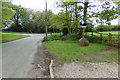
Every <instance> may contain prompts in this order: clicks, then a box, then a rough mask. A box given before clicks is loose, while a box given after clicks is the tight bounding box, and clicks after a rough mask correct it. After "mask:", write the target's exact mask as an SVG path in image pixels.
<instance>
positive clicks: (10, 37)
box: [0, 34, 29, 43]
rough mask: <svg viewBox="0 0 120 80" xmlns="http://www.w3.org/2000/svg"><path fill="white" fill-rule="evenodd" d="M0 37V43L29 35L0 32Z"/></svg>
mask: <svg viewBox="0 0 120 80" xmlns="http://www.w3.org/2000/svg"><path fill="white" fill-rule="evenodd" d="M0 37H1V39H2V40H0V43H4V42H8V41H12V40H17V39H20V38H25V37H29V35H15V34H2V35H0Z"/></svg>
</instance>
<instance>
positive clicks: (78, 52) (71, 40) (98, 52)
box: [44, 34, 118, 63]
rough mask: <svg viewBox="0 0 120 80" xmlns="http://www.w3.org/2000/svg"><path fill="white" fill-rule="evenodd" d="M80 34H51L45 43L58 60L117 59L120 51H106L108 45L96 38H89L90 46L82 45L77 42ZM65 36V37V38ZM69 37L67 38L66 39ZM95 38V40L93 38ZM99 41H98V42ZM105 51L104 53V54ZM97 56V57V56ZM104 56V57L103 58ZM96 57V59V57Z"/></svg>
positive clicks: (98, 60) (100, 60)
mask: <svg viewBox="0 0 120 80" xmlns="http://www.w3.org/2000/svg"><path fill="white" fill-rule="evenodd" d="M78 37H79V36H75V35H71V36H62V35H55V34H54V35H50V36H49V39H48V40H49V41H48V42H47V43H44V44H45V46H46V47H47V48H48V49H49V50H50V51H51V53H52V54H53V55H55V56H57V59H58V62H60V63H65V62H73V61H80V62H84V61H89V62H107V61H108V62H111V61H112V60H113V59H114V60H117V59H118V58H117V57H118V55H117V54H118V51H116V50H112V51H109V50H108V51H105V49H106V47H107V45H105V44H101V43H99V41H96V42H95V40H96V39H95V38H92V39H91V38H88V40H89V41H90V44H89V46H87V47H81V46H79V45H78V44H77V41H78V39H77V38H78ZM64 38H65V39H64ZM66 38H67V39H66ZM93 39H95V40H93ZM97 42H98V43H97ZM103 52H104V54H102V53H103ZM88 54H89V55H90V56H91V55H92V56H91V58H90V60H88V59H86V58H85V56H86V55H88ZM96 57H97V58H96ZM103 57H104V58H103ZM94 58H95V59H94ZM109 60H111V61H109Z"/></svg>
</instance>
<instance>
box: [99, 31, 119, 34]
mask: <svg viewBox="0 0 120 80" xmlns="http://www.w3.org/2000/svg"><path fill="white" fill-rule="evenodd" d="M119 32H120V31H104V32H100V33H106V34H108V33H111V34H118V33H119Z"/></svg>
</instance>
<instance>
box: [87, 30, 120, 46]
mask: <svg viewBox="0 0 120 80" xmlns="http://www.w3.org/2000/svg"><path fill="white" fill-rule="evenodd" d="M89 35H91V36H97V37H99V38H100V39H101V41H102V40H105V41H107V43H108V44H111V45H114V46H120V45H119V44H120V41H119V40H120V39H119V38H120V37H119V36H120V34H112V33H108V34H107V33H99V32H91V34H89Z"/></svg>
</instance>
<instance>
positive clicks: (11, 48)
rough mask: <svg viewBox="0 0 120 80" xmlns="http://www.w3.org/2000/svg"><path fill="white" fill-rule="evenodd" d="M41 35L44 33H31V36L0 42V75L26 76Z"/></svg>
mask: <svg viewBox="0 0 120 80" xmlns="http://www.w3.org/2000/svg"><path fill="white" fill-rule="evenodd" d="M43 37H44V34H33V35H31V37H27V38H23V39H19V40H15V41H11V42H7V43H3V44H0V45H2V77H3V78H27V72H28V71H29V70H30V69H31V68H32V61H33V57H34V54H35V53H36V50H37V46H38V45H39V44H40V41H41V40H42V38H43Z"/></svg>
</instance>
